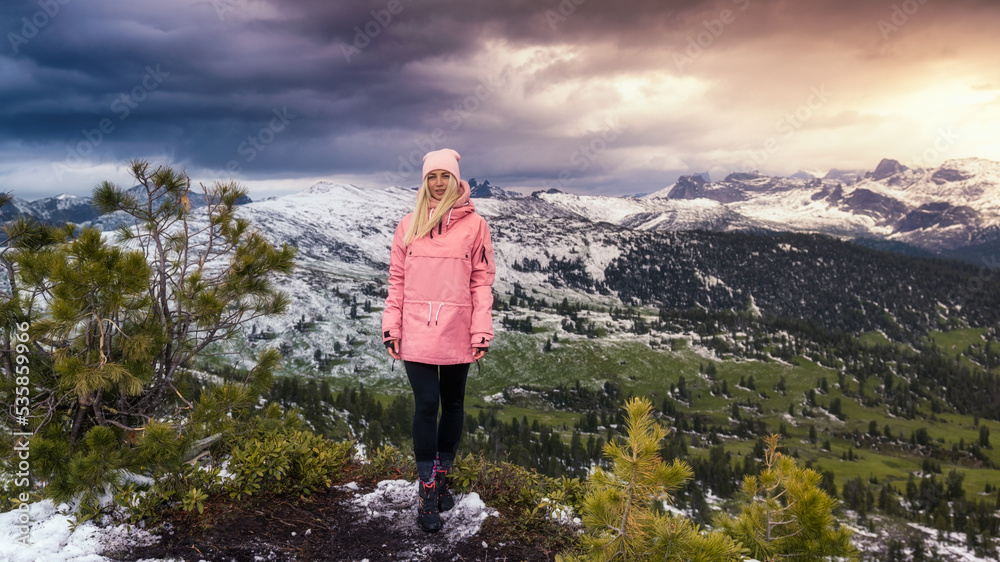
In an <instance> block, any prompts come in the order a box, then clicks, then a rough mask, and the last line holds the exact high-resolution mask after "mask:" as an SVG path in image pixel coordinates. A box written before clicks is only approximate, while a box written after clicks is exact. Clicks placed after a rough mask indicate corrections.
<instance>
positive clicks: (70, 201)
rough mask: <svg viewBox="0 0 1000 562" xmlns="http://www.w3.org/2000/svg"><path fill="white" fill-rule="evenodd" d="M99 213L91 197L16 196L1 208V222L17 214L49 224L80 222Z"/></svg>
mask: <svg viewBox="0 0 1000 562" xmlns="http://www.w3.org/2000/svg"><path fill="white" fill-rule="evenodd" d="M98 215H100V213H99V212H98V211H97V209H95V208H94V206H93V205H92V204H91V198H90V197H77V196H76V195H69V194H67V193H61V194H59V195H56V196H55V197H45V198H44V199H36V200H34V201H25V200H24V199H19V198H17V197H14V198H13V199H11V201H10V202H9V203H7V204H6V205H4V206H3V208H2V209H0V222H6V221H9V220H11V219H13V218H15V217H17V216H27V217H32V218H34V219H37V220H39V221H41V222H44V223H48V224H62V223H66V222H72V223H77V224H79V223H83V222H87V221H91V220H93V219H96V218H97V217H98Z"/></svg>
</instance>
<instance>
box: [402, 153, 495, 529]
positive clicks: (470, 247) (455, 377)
mask: <svg viewBox="0 0 1000 562" xmlns="http://www.w3.org/2000/svg"><path fill="white" fill-rule="evenodd" d="M460 158H461V157H460V156H459V154H458V152H455V151H454V150H452V149H450V148H444V149H441V150H435V151H433V152H429V153H427V155H425V156H424V166H423V182H422V183H421V186H420V190H419V191H417V203H416V206H415V207H414V209H413V212H412V213H410V214H408V215H406V216H405V217H403V220H401V221H399V225H398V226H397V227H396V234H395V236H394V237H393V240H392V253H391V255H390V259H389V296H388V297H387V298H386V300H385V311H384V312H383V313H382V340H383V342H384V343H385V346H386V349H387V350H388V352H389V355H390V356H391V357H392V358H393V359H402V360H403V364H404V366H405V369H406V376H407V378H409V379H410V386H411V387H412V388H413V397H414V400H415V402H416V408H415V410H414V413H413V454H414V457H415V458H416V461H417V474H418V475H419V477H420V483H419V498H420V499H419V504H418V507H417V523H418V524H419V525H420V527H421V528H422V529H423V530H424V531H427V532H430V533H436V532H437V531H439V530H440V529H441V517H440V515H439V514H440V512H441V511H448V510H449V509H451V508H452V507H453V506H454V505H455V500H454V498H453V497H452V495H451V493H450V492H449V491H448V489H447V487H446V486H447V480H446V479H445V476H446V475H447V472H448V470H450V469H451V466H452V462H453V461H454V459H455V451H456V450H457V449H458V442H459V440H460V439H461V437H462V422H463V421H464V419H465V406H464V401H465V381H466V377H467V376H468V373H469V364H470V363H472V362H473V361H478V360H479V359H481V358H482V357H483V355H485V354H486V351H487V350H488V349H489V345H490V341H491V340H492V339H493V317H492V313H491V310H492V308H493V291H492V285H493V278H494V276H495V275H496V260H495V259H494V257H493V244H492V243H491V242H490V230H489V227H488V226H487V225H486V221H485V220H483V218H482V217H481V216H479V215H477V214H476V212H475V206H474V205H473V204H472V201H470V200H469V184H468V183H466V182H465V181H463V180H462V179H461V176H460V175H459V168H458V161H459V159H460ZM439 404H440V409H441V418H440V421H439V420H438V406H439Z"/></svg>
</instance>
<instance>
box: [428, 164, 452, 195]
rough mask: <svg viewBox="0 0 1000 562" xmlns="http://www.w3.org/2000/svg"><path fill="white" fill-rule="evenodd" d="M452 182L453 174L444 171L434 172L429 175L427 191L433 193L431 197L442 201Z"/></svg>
mask: <svg viewBox="0 0 1000 562" xmlns="http://www.w3.org/2000/svg"><path fill="white" fill-rule="evenodd" d="M450 180H451V173H450V172H446V171H444V170H434V171H433V172H431V173H429V174H427V189H429V190H430V192H431V197H433V198H434V199H435V200H436V201H440V200H441V198H442V197H444V192H445V191H447V190H448V182H449V181H450Z"/></svg>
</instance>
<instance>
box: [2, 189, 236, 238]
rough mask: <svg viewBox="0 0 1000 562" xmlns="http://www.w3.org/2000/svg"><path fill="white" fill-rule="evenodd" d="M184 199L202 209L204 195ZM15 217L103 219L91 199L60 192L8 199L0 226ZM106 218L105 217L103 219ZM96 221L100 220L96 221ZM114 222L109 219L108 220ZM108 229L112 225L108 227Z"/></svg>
mask: <svg viewBox="0 0 1000 562" xmlns="http://www.w3.org/2000/svg"><path fill="white" fill-rule="evenodd" d="M128 192H129V193H131V194H132V195H133V196H135V197H139V198H140V200H142V198H143V197H145V193H146V191H145V189H144V188H143V187H142V186H134V187H132V188H130V189H129V190H128ZM188 198H189V200H190V203H191V206H192V207H204V206H205V204H206V201H205V196H204V195H203V194H202V193H200V192H198V191H192V192H191V193H190V194H189V195H188ZM250 202H251V199H250V198H249V197H244V198H242V199H240V200H239V203H240V204H246V203H250ZM18 216H25V217H31V218H33V219H35V220H38V221H39V222H43V223H46V224H60V225H61V224H63V223H67V222H71V223H74V224H89V223H92V222H94V221H98V222H95V226H102V225H103V223H107V222H108V221H107V220H104V219H102V217H101V213H100V212H99V211H98V210H97V208H95V207H94V200H93V198H91V197H78V196H76V195H70V194H68V193H61V194H59V195H56V196H54V197H45V198H42V199H35V200H34V201H25V200H24V199H20V198H18V197H14V198H13V199H11V201H10V202H9V203H7V204H6V205H4V206H3V208H2V209H0V223H3V222H6V221H9V220H11V219H14V218H15V217H18ZM105 218H108V217H105ZM99 219H100V220H99ZM113 220H114V219H113V218H111V221H113ZM108 226H110V227H111V228H114V226H113V225H110V223H109V224H108Z"/></svg>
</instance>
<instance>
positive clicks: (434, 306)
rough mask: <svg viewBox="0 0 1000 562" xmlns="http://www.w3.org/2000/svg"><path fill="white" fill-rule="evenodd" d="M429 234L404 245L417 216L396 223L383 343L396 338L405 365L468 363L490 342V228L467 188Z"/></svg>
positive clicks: (492, 260)
mask: <svg viewBox="0 0 1000 562" xmlns="http://www.w3.org/2000/svg"><path fill="white" fill-rule="evenodd" d="M460 189H462V190H463V193H462V195H461V196H460V197H459V199H458V201H456V202H455V205H454V207H453V208H452V210H451V212H450V213H449V214H448V215H446V216H445V218H444V220H442V221H441V224H439V225H438V226H437V227H435V228H434V230H433V231H432V232H431V234H430V235H429V236H425V237H423V238H419V239H417V240H414V241H413V242H412V243H410V245H409V246H403V238H404V237H405V236H406V230H407V228H409V226H410V221H411V220H412V219H413V214H412V213H410V214H408V215H406V216H405V217H403V220H401V221H399V225H398V226H397V227H396V234H395V236H394V237H393V240H392V253H391V255H390V258H389V296H388V297H387V298H386V299H385V310H384V311H383V312H382V340H383V342H386V341H389V340H393V339H398V340H399V356H400V357H401V358H402V359H403V360H404V361H416V362H419V363H430V364H433V365H457V364H459V363H471V362H472V353H473V348H475V347H489V345H490V341H491V340H492V339H493V315H492V309H493V292H492V286H493V279H494V277H495V276H496V259H495V258H494V255H493V244H492V242H491V241H490V229H489V227H488V226H487V225H486V221H485V220H484V219H483V217H481V216H479V215H477V214H476V209H475V205H473V204H472V201H470V200H469V184H468V183H466V182H465V181H464V180H462V181H461V184H460Z"/></svg>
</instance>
